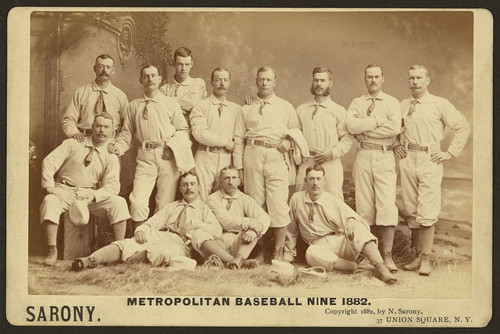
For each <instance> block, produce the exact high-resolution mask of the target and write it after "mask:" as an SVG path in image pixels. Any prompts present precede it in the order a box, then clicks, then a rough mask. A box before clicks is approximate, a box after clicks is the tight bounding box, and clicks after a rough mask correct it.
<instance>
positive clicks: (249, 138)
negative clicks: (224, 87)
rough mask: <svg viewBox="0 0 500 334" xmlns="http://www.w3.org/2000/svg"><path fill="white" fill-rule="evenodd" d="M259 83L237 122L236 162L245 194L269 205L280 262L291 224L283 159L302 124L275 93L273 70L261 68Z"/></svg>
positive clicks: (276, 254) (286, 103)
mask: <svg viewBox="0 0 500 334" xmlns="http://www.w3.org/2000/svg"><path fill="white" fill-rule="evenodd" d="M256 84H257V89H258V94H257V96H258V98H257V100H256V102H254V103H252V104H250V105H245V106H243V112H242V113H241V115H240V118H239V119H238V121H237V122H236V128H235V131H234V140H235V147H234V153H233V161H234V165H235V166H236V167H237V168H238V169H239V173H240V178H242V179H243V180H244V185H245V192H246V193H247V194H248V195H250V196H251V197H253V198H254V199H255V200H256V201H257V203H258V204H259V205H261V206H263V205H264V204H265V205H266V206H267V212H268V213H269V216H271V228H272V230H273V234H274V240H275V245H274V252H273V258H274V259H276V260H281V259H283V246H284V244H285V237H286V228H287V226H288V224H289V223H290V217H289V215H288V212H289V208H288V204H287V201H288V183H289V182H288V180H289V175H288V166H287V164H286V162H285V156H284V155H285V153H286V152H287V151H288V150H290V148H291V141H290V140H289V139H287V132H288V131H289V129H293V128H299V126H300V123H299V120H298V118H297V114H296V112H295V109H294V108H293V106H292V105H291V104H290V102H287V101H285V100H283V99H281V98H279V97H277V96H276V95H275V94H274V87H275V86H276V73H275V70H274V68H272V67H270V66H264V67H261V68H259V70H258V71H257V78H256ZM243 172H244V177H243Z"/></svg>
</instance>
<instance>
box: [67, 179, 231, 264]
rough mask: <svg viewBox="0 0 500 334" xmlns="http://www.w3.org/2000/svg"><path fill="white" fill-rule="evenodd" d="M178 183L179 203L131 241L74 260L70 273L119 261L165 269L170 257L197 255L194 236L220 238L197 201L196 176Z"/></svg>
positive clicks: (153, 219)
mask: <svg viewBox="0 0 500 334" xmlns="http://www.w3.org/2000/svg"><path fill="white" fill-rule="evenodd" d="M178 183H179V189H180V192H181V193H182V197H183V199H182V200H179V201H175V202H172V203H169V204H167V205H166V206H165V207H163V209H161V210H160V211H158V212H157V213H156V214H155V215H154V216H153V217H151V218H150V219H148V220H147V221H146V222H145V223H144V224H142V225H141V226H139V227H138V228H137V229H136V230H135V234H134V237H133V238H130V239H124V240H120V241H115V242H113V243H112V244H111V245H108V246H106V247H103V248H101V249H99V250H97V251H95V252H94V253H92V254H90V256H88V257H83V258H79V259H76V260H75V261H74V262H73V265H72V267H71V269H72V270H74V271H80V270H82V269H84V268H87V267H90V268H93V267H95V266H96V265H97V264H99V263H109V262H116V261H119V260H122V261H126V262H129V263H135V262H150V263H151V265H152V266H160V265H168V264H169V263H170V259H171V258H173V257H176V256H184V257H191V252H192V249H193V248H194V249H195V250H197V251H200V245H199V244H197V243H196V242H194V241H193V242H191V238H192V237H193V234H194V233H197V235H198V238H201V239H203V238H205V239H207V238H208V239H210V238H213V236H214V235H215V236H220V235H221V233H222V229H221V226H220V224H219V222H218V221H217V219H216V218H215V216H214V214H213V213H212V211H211V210H210V208H209V207H208V206H207V205H206V204H205V203H203V202H202V201H201V200H200V198H199V190H200V186H199V181H198V177H197V176H196V174H194V173H193V172H186V173H184V174H182V175H181V177H180V178H179V182H178ZM193 240H194V239H193Z"/></svg>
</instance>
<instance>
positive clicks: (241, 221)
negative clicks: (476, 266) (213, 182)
mask: <svg viewBox="0 0 500 334" xmlns="http://www.w3.org/2000/svg"><path fill="white" fill-rule="evenodd" d="M240 183H241V180H240V177H239V175H238V169H237V168H236V167H232V166H228V167H225V168H223V169H222V170H221V172H220V184H221V186H222V189H220V190H219V191H216V192H215V193H213V194H212V195H210V196H209V197H208V206H209V207H210V208H211V209H212V211H213V212H214V214H215V217H217V219H218V220H219V223H220V224H221V225H222V229H223V232H224V233H223V234H222V236H220V237H219V238H214V239H213V240H200V241H199V243H200V244H201V251H202V256H203V257H204V258H205V259H206V258H208V257H209V256H210V255H212V254H215V255H217V256H218V257H219V258H220V259H221V260H222V262H223V263H225V264H226V265H227V266H228V267H229V268H233V269H237V268H240V267H254V266H256V265H257V263H256V261H255V260H246V259H247V258H248V256H249V255H250V252H251V251H252V250H253V248H254V247H255V245H256V244H257V241H258V239H259V238H260V237H261V236H262V235H263V234H264V233H266V231H267V229H268V228H269V225H270V223H271V219H270V218H269V215H268V214H267V213H266V212H265V211H264V210H263V209H262V207H261V206H259V205H258V204H257V202H255V200H254V199H253V198H252V197H250V196H248V195H246V194H244V193H242V192H241V191H239V190H238V186H239V185H240ZM193 240H194V239H193Z"/></svg>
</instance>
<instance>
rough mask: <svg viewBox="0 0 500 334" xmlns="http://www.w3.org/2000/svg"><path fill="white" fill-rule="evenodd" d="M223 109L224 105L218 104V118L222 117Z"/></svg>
mask: <svg viewBox="0 0 500 334" xmlns="http://www.w3.org/2000/svg"><path fill="white" fill-rule="evenodd" d="M223 109H224V104H223V103H219V117H220V116H221V115H222V110H223Z"/></svg>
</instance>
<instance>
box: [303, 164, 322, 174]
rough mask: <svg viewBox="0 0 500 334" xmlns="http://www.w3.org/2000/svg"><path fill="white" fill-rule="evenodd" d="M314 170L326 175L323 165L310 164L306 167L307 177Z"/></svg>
mask: <svg viewBox="0 0 500 334" xmlns="http://www.w3.org/2000/svg"><path fill="white" fill-rule="evenodd" d="M313 170H315V171H317V172H322V173H323V176H325V175H326V173H325V170H324V169H323V167H321V165H318V164H315V165H313V166H309V167H307V169H306V177H307V175H308V174H309V173H310V172H311V171H313Z"/></svg>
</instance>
